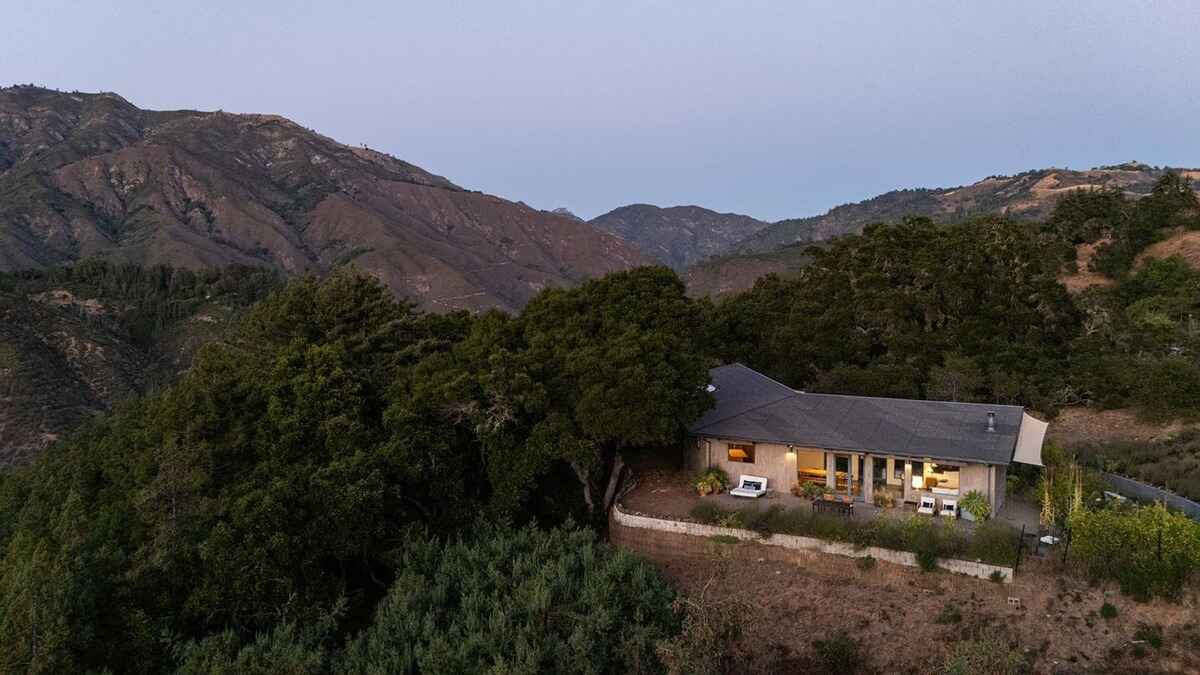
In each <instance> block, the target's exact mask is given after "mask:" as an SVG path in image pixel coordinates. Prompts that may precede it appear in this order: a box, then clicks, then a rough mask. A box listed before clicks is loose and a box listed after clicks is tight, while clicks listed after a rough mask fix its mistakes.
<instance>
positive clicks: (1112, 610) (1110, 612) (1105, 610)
mask: <svg viewBox="0 0 1200 675" xmlns="http://www.w3.org/2000/svg"><path fill="white" fill-rule="evenodd" d="M1100 616H1102V617H1104V618H1105V619H1115V618H1117V606H1116V605H1114V604H1112V603H1111V602H1106V603H1104V604H1103V605H1100Z"/></svg>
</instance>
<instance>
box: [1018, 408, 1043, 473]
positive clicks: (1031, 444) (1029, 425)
mask: <svg viewBox="0 0 1200 675" xmlns="http://www.w3.org/2000/svg"><path fill="white" fill-rule="evenodd" d="M1049 426H1050V424H1049V423H1048V422H1043V421H1041V420H1039V419H1037V418H1035V417H1033V416H1031V415H1030V414H1029V413H1022V415H1021V430H1020V431H1018V432H1017V449H1016V452H1014V453H1013V461H1014V462H1020V463H1022V464H1032V465H1034V466H1042V443H1043V442H1045V440H1046V429H1047V428H1048V427H1049Z"/></svg>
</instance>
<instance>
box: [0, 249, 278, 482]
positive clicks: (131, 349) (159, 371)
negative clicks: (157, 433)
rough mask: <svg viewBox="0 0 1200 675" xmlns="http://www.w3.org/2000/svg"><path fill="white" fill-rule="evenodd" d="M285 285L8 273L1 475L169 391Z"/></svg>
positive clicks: (102, 273) (164, 274) (0, 308)
mask: <svg viewBox="0 0 1200 675" xmlns="http://www.w3.org/2000/svg"><path fill="white" fill-rule="evenodd" d="M276 283H277V280H276V279H275V277H274V275H272V274H271V273H269V272H267V271H258V270H255V269H250V268H245V269H238V268H232V269H226V270H220V271H213V272H206V273H205V274H203V275H200V276H196V275H191V274H189V273H187V272H180V271H174V270H166V269H161V268H160V269H154V270H141V269H136V268H123V269H121V268H114V267H111V266H107V265H100V264H96V263H88V264H86V265H84V266H82V267H81V268H79V269H74V270H60V269H55V270H50V271H49V273H42V272H27V273H22V274H21V275H6V274H0V467H2V466H5V465H9V464H22V463H26V462H28V461H29V460H31V459H33V457H34V456H35V455H36V454H37V453H38V452H40V451H41V450H42V449H44V448H45V447H47V446H48V445H50V444H51V443H53V442H54V441H55V440H57V439H58V438H59V437H61V436H62V435H63V434H65V433H67V432H69V431H72V430H74V429H75V428H77V427H78V426H79V425H80V424H81V423H82V422H84V421H85V420H87V419H88V418H89V417H91V416H93V415H95V414H97V413H101V412H104V411H108V410H110V409H112V407H113V406H114V405H115V404H117V403H118V402H119V401H121V400H123V399H125V398H128V397H130V396H133V395H136V394H140V393H145V392H147V391H149V390H151V389H153V388H155V387H157V386H160V385H162V384H164V383H167V382H169V381H170V380H172V379H173V378H174V377H175V375H176V374H177V373H178V372H179V371H181V370H183V369H184V368H186V367H187V365H188V364H189V363H190V362H191V358H192V355H193V354H194V353H195V351H196V350H197V349H198V348H199V347H200V346H201V345H203V344H204V343H206V342H208V341H211V340H213V339H217V338H219V337H220V336H221V335H222V334H223V333H224V331H225V330H226V329H227V328H228V327H229V326H231V325H232V324H233V323H234V322H235V320H236V318H237V317H239V316H240V315H241V313H242V312H243V311H244V310H245V308H246V307H248V306H249V305H250V304H252V303H253V302H254V301H255V300H257V299H259V298H260V297H262V296H263V295H264V294H265V293H266V292H267V291H268V290H270V289H271V288H273V287H274V286H275V284H276Z"/></svg>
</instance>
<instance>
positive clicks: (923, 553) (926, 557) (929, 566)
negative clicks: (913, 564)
mask: <svg viewBox="0 0 1200 675" xmlns="http://www.w3.org/2000/svg"><path fill="white" fill-rule="evenodd" d="M937 564H938V556H937V551H935V550H933V549H929V548H922V549H919V550H918V551H917V565H918V566H919V567H920V568H921V571H922V572H933V571H934V570H936V569H937Z"/></svg>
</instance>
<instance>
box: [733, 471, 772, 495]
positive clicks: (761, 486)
mask: <svg viewBox="0 0 1200 675" xmlns="http://www.w3.org/2000/svg"><path fill="white" fill-rule="evenodd" d="M729 494H731V495H733V496H734V497H752V498H754V499H758V498H759V497H761V496H763V495H765V494H767V479H766V478H763V477H762V476H739V477H738V486H737V487H735V488H734V489H732V490H730V491H729Z"/></svg>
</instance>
